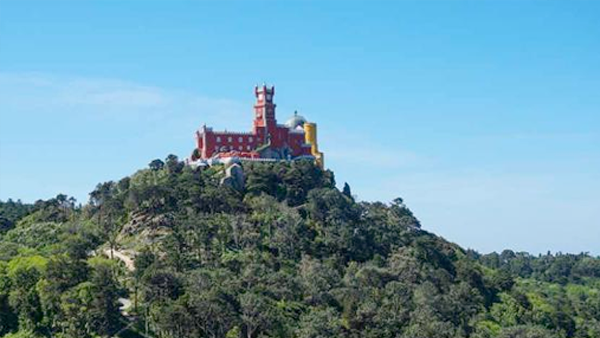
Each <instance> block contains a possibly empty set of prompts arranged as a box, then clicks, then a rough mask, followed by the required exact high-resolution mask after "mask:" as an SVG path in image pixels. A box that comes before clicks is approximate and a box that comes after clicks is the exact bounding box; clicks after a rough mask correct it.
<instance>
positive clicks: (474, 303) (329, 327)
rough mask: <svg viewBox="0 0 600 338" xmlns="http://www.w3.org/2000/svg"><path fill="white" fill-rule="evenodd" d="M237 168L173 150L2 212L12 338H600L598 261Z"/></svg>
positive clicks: (278, 174)
mask: <svg viewBox="0 0 600 338" xmlns="http://www.w3.org/2000/svg"><path fill="white" fill-rule="evenodd" d="M223 169H224V168H222V167H210V168H197V169H194V168H191V167H189V166H185V165H184V164H183V163H182V162H181V161H179V159H178V158H177V157H176V156H174V155H169V156H168V157H167V158H166V159H165V160H164V161H163V160H154V161H152V162H151V163H150V165H149V168H148V169H143V170H140V171H138V172H136V173H135V174H133V175H132V176H130V177H126V178H123V179H121V180H119V181H116V182H113V181H110V182H105V183H101V184H99V185H98V186H97V187H96V189H94V191H92V192H91V193H90V201H89V203H88V204H86V205H84V206H77V205H75V201H74V200H73V199H71V198H68V197H67V196H65V195H58V196H57V197H55V198H53V199H50V200H48V201H38V202H36V203H35V204H34V205H27V204H22V203H20V202H13V201H8V202H2V203H0V236H1V237H0V259H1V260H2V261H0V336H2V335H5V336H6V337H63V338H67V337H90V338H91V337H100V336H102V337H107V336H113V335H118V336H136V335H137V336H142V335H143V336H147V337H228V338H233V337H246V338H257V337H298V338H304V337H315V338H316V337H348V338H350V337H384V338H385V337H390V338H391V337H401V338H402V337H405V338H409V337H410V338H419V337H422V338H438V337H452V338H459V337H474V338H512V337H514V338H517V337H519V338H521V337H527V338H537V337H550V338H566V337H569V338H570V337H573V338H586V337H588V338H592V337H599V336H600V291H599V289H598V288H599V286H600V259H598V258H594V257H591V256H590V255H588V254H578V255H569V254H555V255H553V254H547V255H540V256H532V255H529V254H527V253H515V252H512V251H510V250H505V251H504V252H502V253H500V254H498V253H491V254H486V255H481V254H479V253H477V252H474V251H471V250H469V251H465V250H463V249H462V248H460V247H459V246H457V245H455V244H452V243H449V242H447V241H445V240H443V239H442V238H440V237H437V236H435V235H434V234H431V233H429V232H427V231H424V230H422V229H421V225H420V223H419V221H418V220H417V219H416V217H415V216H414V215H413V213H412V212H411V211H410V209H409V208H408V207H407V206H406V204H405V202H404V200H402V199H401V198H396V199H395V200H393V201H392V202H390V203H381V202H373V203H370V202H359V201H357V200H355V197H354V196H353V195H352V192H351V189H350V186H349V185H348V184H345V185H344V188H343V189H342V191H340V190H338V189H337V188H336V185H335V180H334V176H333V173H331V172H330V171H324V170H322V169H320V168H319V167H317V166H315V165H314V164H313V163H311V162H309V161H297V162H291V163H256V164H244V173H245V175H246V187H245V189H244V190H243V191H237V190H233V189H230V188H227V187H224V186H221V185H220V183H219V182H220V179H221V178H222V177H223ZM124 249H128V251H126V250H124ZM105 250H106V251H108V252H113V253H114V252H120V254H124V252H129V253H130V254H131V253H132V252H134V251H135V254H136V255H135V261H134V270H133V271H128V270H127V269H126V267H125V264H123V263H121V262H119V261H117V260H110V259H109V258H110V257H104V256H103V252H104V251H105ZM109 256H110V254H109ZM120 298H128V299H129V300H131V301H132V303H133V305H132V307H131V308H129V309H127V312H124V311H122V310H120V309H119V307H120V304H119V299H120ZM125 316H126V317H125ZM126 319H130V320H131V322H130V324H131V325H128V326H125V325H126V323H127V320H126Z"/></svg>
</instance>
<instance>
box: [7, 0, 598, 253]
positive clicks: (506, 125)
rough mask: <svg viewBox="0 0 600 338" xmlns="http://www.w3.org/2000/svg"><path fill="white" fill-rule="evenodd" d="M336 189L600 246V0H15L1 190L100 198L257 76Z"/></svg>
mask: <svg viewBox="0 0 600 338" xmlns="http://www.w3.org/2000/svg"><path fill="white" fill-rule="evenodd" d="M262 82H267V83H272V84H274V85H275V86H276V90H277V93H276V96H275V100H276V103H277V104H278V111H277V114H278V117H279V120H280V121H281V122H283V120H285V119H286V118H287V117H288V116H289V115H291V114H292V112H293V111H294V110H296V109H297V110H298V111H299V112H300V114H302V115H304V116H306V117H307V118H308V119H309V120H312V121H315V122H317V123H318V126H319V137H320V147H321V148H322V150H323V151H324V152H325V155H326V164H327V167H328V168H330V169H332V170H334V171H335V174H336V179H337V182H338V184H343V182H348V183H349V184H350V186H351V187H352V191H353V193H354V194H356V195H357V196H358V197H359V198H360V199H362V200H382V201H391V200H392V199H393V198H395V197H398V196H401V197H403V198H404V199H405V201H406V203H407V204H408V206H409V207H410V208H411V209H412V210H413V211H414V212H415V213H416V215H417V216H418V217H419V219H420V220H421V222H422V224H423V227H424V228H425V229H427V230H430V231H433V232H435V233H437V234H439V235H441V236H443V237H445V238H447V239H449V240H451V241H454V242H456V243H458V244H460V245H462V246H464V247H469V248H474V249H476V250H479V251H482V252H488V251H492V250H502V249H504V248H512V249H515V250H527V251H530V252H533V253H539V252H546V251H547V250H551V251H553V252H556V251H562V252H581V251H587V252H591V253H593V254H600V1H485V0H483V1H452V0H446V1H438V2H433V1H383V2H376V1H341V0H339V1H329V2H325V1H298V2H291V1H232V2H228V1H141V0H139V1H70V2H63V1H37V2H33V1H0V199H2V200H6V199H7V198H9V197H12V198H14V199H17V198H20V199H22V200H24V201H27V202H31V201H34V200H36V199H40V198H49V197H52V196H54V195H56V194H57V193H66V194H68V195H72V196H75V197H76V198H77V199H78V200H79V201H80V202H86V201H87V193H88V192H89V191H91V190H92V189H93V188H94V186H95V185H96V184H97V183H98V182H101V181H106V180H117V179H119V178H121V177H123V176H125V175H128V174H131V173H133V172H134V171H135V170H136V169H139V168H142V167H144V166H146V165H147V164H148V163H149V162H150V161H151V160H152V159H154V158H164V157H165V156H166V155H167V154H169V153H174V154H176V155H179V156H180V157H186V156H187V155H189V154H190V153H191V151H192V149H193V132H194V131H195V129H196V128H198V127H199V126H200V125H201V124H203V123H205V122H206V123H207V124H208V125H212V126H214V127H215V128H218V129H225V128H227V129H229V130H234V129H239V130H248V129H249V128H250V125H251V120H252V104H253V99H254V98H253V86H254V85H255V84H256V83H262Z"/></svg>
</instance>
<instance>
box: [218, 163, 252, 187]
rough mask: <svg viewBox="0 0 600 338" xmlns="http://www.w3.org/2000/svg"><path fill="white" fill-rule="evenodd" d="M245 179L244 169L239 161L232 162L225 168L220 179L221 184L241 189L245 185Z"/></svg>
mask: <svg viewBox="0 0 600 338" xmlns="http://www.w3.org/2000/svg"><path fill="white" fill-rule="evenodd" d="M245 181H246V177H245V175H244V169H243V168H242V166H241V165H240V164H239V163H233V164H231V165H230V166H228V167H227V169H225V177H223V178H222V179H221V185H224V186H228V187H230V188H233V189H235V190H237V191H242V190H244V187H245Z"/></svg>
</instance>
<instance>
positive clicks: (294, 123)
mask: <svg viewBox="0 0 600 338" xmlns="http://www.w3.org/2000/svg"><path fill="white" fill-rule="evenodd" d="M305 123H306V119H305V118H304V117H302V115H298V112H297V111H295V112H294V116H292V117H290V118H289V119H288V120H287V121H286V122H285V126H286V127H288V128H290V129H296V128H298V127H301V128H302V127H303V126H304V124H305Z"/></svg>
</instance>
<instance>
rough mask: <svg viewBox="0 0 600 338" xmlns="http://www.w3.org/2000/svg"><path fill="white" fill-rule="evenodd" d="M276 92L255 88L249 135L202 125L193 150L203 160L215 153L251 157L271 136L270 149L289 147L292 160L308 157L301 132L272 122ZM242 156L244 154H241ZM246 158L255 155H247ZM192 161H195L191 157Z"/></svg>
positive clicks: (308, 151) (309, 153)
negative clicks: (195, 148) (219, 130)
mask: <svg viewBox="0 0 600 338" xmlns="http://www.w3.org/2000/svg"><path fill="white" fill-rule="evenodd" d="M274 94H275V89H274V88H273V87H271V88H267V87H266V86H262V87H257V88H255V95H256V98H257V101H256V104H255V105H254V114H255V118H254V123H253V128H252V132H249V133H244V132H215V131H213V130H212V128H207V127H206V126H204V127H203V128H202V129H201V130H199V131H197V132H196V147H197V149H198V155H199V156H200V158H202V159H208V158H211V157H212V156H214V155H215V154H217V153H226V152H227V153H229V152H232V151H234V152H240V153H242V152H243V153H246V154H250V153H252V152H254V150H256V149H257V148H259V147H260V146H262V145H264V144H265V143H266V142H267V137H266V135H269V136H270V148H272V149H282V148H284V147H288V148H289V149H290V150H291V155H292V156H293V157H297V156H302V155H311V150H310V145H308V144H306V143H305V136H304V131H303V130H302V129H295V130H290V129H289V128H288V127H287V126H285V125H278V124H277V120H276V119H275V107H276V105H275V104H274V103H273V95H274ZM242 156H243V155H242ZM248 156H253V157H254V156H256V153H254V155H248ZM193 159H194V160H195V158H193Z"/></svg>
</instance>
